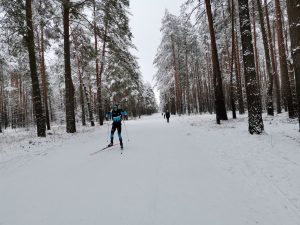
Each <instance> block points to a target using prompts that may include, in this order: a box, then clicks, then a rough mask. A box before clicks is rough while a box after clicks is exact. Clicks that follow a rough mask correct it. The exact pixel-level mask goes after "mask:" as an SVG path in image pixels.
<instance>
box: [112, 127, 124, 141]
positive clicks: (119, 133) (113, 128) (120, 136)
mask: <svg viewBox="0 0 300 225" xmlns="http://www.w3.org/2000/svg"><path fill="white" fill-rule="evenodd" d="M116 129H117V130H118V136H119V140H120V141H121V140H122V135H121V131H122V126H121V123H113V124H112V128H111V133H110V139H111V142H112V141H113V140H114V133H115V131H116Z"/></svg>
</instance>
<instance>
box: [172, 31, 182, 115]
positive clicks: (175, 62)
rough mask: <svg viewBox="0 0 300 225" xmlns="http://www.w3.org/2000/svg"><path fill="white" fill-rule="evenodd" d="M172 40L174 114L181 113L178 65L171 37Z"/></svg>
mask: <svg viewBox="0 0 300 225" xmlns="http://www.w3.org/2000/svg"><path fill="white" fill-rule="evenodd" d="M171 39H172V53H173V68H174V71H175V74H174V78H175V84H174V86H175V87H174V88H175V106H176V112H177V113H179V114H180V113H181V111H180V90H179V74H178V73H179V72H178V65H177V60H176V53H175V44H174V40H173V37H171Z"/></svg>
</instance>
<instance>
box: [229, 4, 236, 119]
mask: <svg viewBox="0 0 300 225" xmlns="http://www.w3.org/2000/svg"><path fill="white" fill-rule="evenodd" d="M234 33H235V32H234V1H233V0H231V60H230V103H231V110H232V118H233V119H236V108H235V90H234V89H235V88H234V86H233V63H234V56H235V40H234V36H235V35H234ZM235 72H237V70H236V69H235Z"/></svg>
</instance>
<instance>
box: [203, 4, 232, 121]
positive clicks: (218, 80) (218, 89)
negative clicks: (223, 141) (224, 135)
mask: <svg viewBox="0 0 300 225" xmlns="http://www.w3.org/2000/svg"><path fill="white" fill-rule="evenodd" d="M199 2H200V0H199ZM205 5H206V13H207V19H208V25H209V32H210V38H211V54H212V55H211V57H212V64H213V75H214V89H215V103H216V105H215V107H216V117H217V118H216V119H217V123H218V124H219V123H220V121H219V120H228V117H227V112H226V108H225V100H224V94H223V89H222V87H223V85H222V77H221V71H220V64H219V59H218V50H217V45H216V38H215V31H214V25H213V18H212V13H211V4H210V0H205Z"/></svg>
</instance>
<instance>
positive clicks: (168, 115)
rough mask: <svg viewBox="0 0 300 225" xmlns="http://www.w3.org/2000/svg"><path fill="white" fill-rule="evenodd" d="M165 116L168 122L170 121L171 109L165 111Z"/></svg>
mask: <svg viewBox="0 0 300 225" xmlns="http://www.w3.org/2000/svg"><path fill="white" fill-rule="evenodd" d="M165 116H166V118H167V122H168V123H169V119H170V112H169V110H167V112H166V113H165Z"/></svg>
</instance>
